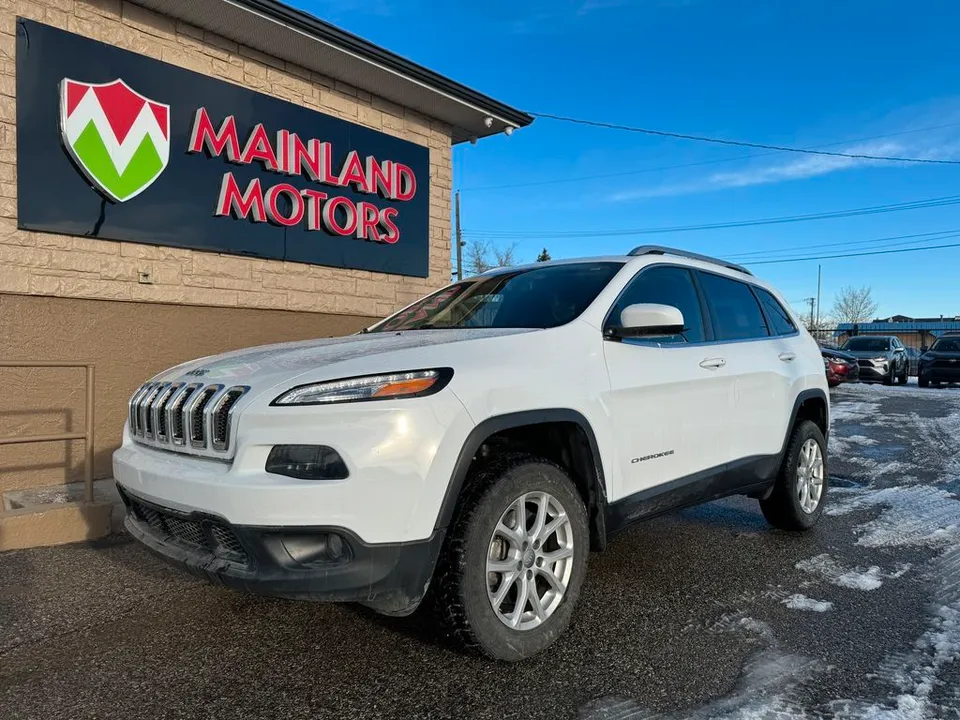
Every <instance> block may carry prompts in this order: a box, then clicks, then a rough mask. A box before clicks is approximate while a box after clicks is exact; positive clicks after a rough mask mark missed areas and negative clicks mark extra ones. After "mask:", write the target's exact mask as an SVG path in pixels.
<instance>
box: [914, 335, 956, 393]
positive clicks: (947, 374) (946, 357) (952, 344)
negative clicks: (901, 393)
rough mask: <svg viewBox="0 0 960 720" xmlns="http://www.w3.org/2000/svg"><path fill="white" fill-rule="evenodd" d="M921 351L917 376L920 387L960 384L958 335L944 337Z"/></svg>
mask: <svg viewBox="0 0 960 720" xmlns="http://www.w3.org/2000/svg"><path fill="white" fill-rule="evenodd" d="M922 350H923V355H921V356H920V368H919V375H918V376H917V382H918V383H919V384H920V387H927V386H929V385H933V386H937V385H939V384H940V383H942V382H944V383H951V382H960V334H950V335H944V336H943V337H940V338H937V340H936V341H935V342H934V343H933V345H932V346H931V347H930V348H929V349H927V348H922Z"/></svg>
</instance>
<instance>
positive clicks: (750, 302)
mask: <svg viewBox="0 0 960 720" xmlns="http://www.w3.org/2000/svg"><path fill="white" fill-rule="evenodd" d="M700 284H701V285H702V286H703V292H704V295H706V299H707V305H709V306H710V310H711V311H712V313H713V319H714V321H715V323H716V328H715V330H716V333H717V340H721V341H722V340H750V339H752V338H761V337H768V336H769V335H770V331H769V330H768V329H767V323H766V321H765V320H764V319H763V313H762V312H761V311H760V304H759V303H758V302H757V298H756V297H754V295H753V292H752V291H751V290H750V287H749V286H748V285H746V284H745V283H742V282H740V281H738V280H732V279H731V278H728V277H723V276H721V275H714V274H713V273H705V272H701V273H700Z"/></svg>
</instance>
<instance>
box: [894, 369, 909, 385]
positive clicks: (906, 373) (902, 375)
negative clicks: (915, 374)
mask: <svg viewBox="0 0 960 720" xmlns="http://www.w3.org/2000/svg"><path fill="white" fill-rule="evenodd" d="M909 377H910V369H909V368H908V367H907V366H906V365H904V366H903V372H902V373H900V377H899V378H898V379H897V382H899V383H900V384H901V385H906V384H907V380H908V378H909Z"/></svg>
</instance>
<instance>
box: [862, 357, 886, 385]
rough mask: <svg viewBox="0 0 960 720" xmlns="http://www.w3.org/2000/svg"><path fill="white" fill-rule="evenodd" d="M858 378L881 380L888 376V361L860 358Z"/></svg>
mask: <svg viewBox="0 0 960 720" xmlns="http://www.w3.org/2000/svg"><path fill="white" fill-rule="evenodd" d="M859 366H860V379H861V380H883V379H884V378H887V377H890V368H891V367H892V365H891V363H889V362H880V363H878V362H874V361H873V360H860V361H859Z"/></svg>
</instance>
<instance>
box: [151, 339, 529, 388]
mask: <svg viewBox="0 0 960 720" xmlns="http://www.w3.org/2000/svg"><path fill="white" fill-rule="evenodd" d="M524 332H532V331H531V330H529V329H523V328H519V329H516V328H507V329H499V328H477V329H454V330H411V331H406V332H384V333H365V334H357V335H348V336H346V337H337V338H324V339H319V340H303V341H300V342H289V343H280V344H277V345H263V346H259V347H253V348H247V349H245V350H236V351H233V352H227V353H223V354H222V355H211V356H209V357H204V358H200V359H198V360H192V361H190V362H187V363H183V364H181V365H177V366H176V367H172V368H170V369H169V370H165V371H164V372H162V373H160V374H159V375H157V376H156V377H154V378H152V380H153V381H154V382H203V383H223V384H225V385H250V386H251V387H252V388H254V389H266V388H268V387H272V386H274V385H276V384H277V383H280V382H284V381H288V380H292V379H293V378H296V377H299V376H300V375H303V374H304V373H313V374H314V375H317V379H325V377H324V373H323V372H321V373H317V372H316V371H323V370H324V369H325V368H328V367H330V369H331V370H334V369H335V370H336V371H337V372H336V373H335V374H336V375H337V376H338V377H348V376H350V375H351V374H354V375H355V374H363V373H367V372H389V371H392V370H417V369H421V368H426V367H430V366H431V363H430V358H429V355H428V354H427V353H418V352H416V350H417V349H419V348H430V347H436V346H442V345H451V344H454V343H464V342H468V341H472V340H481V339H488V338H494V337H501V336H505V335H516V334H519V333H524ZM391 353H401V354H402V355H403V356H404V357H403V361H406V362H410V363H413V364H414V365H416V367H413V366H411V367H406V366H404V367H392V366H391V367H386V366H384V367H377V368H375V369H371V363H370V359H371V358H373V359H376V358H378V357H380V356H386V355H389V354H391ZM421 355H422V357H421ZM383 360H384V362H385V363H387V362H389V360H388V358H386V357H384V358H383ZM340 364H342V365H343V367H341V368H333V367H332V366H335V365H340ZM374 364H375V363H374Z"/></svg>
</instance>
